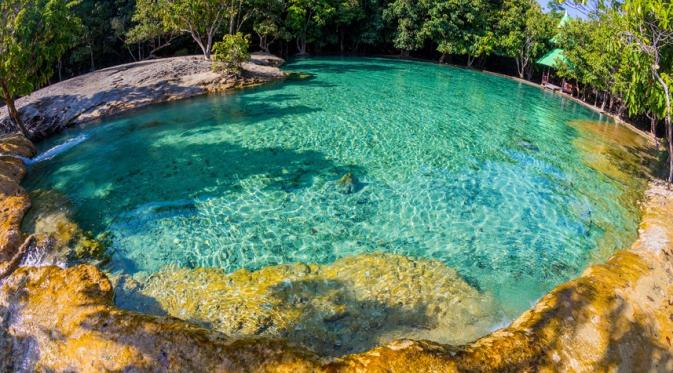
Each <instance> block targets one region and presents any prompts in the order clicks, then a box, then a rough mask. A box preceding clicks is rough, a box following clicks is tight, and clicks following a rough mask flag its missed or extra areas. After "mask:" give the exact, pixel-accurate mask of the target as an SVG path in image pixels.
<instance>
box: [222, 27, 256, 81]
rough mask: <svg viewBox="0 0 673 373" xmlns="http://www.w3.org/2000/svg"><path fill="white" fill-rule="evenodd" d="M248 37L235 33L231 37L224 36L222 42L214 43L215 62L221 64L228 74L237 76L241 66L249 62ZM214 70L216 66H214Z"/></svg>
mask: <svg viewBox="0 0 673 373" xmlns="http://www.w3.org/2000/svg"><path fill="white" fill-rule="evenodd" d="M249 39H250V38H249V36H248V35H243V34H242V33H240V32H237V33H235V34H233V35H224V38H222V41H220V42H217V43H215V45H214V46H213V51H214V52H215V58H214V59H215V61H216V62H219V63H221V64H222V65H223V66H224V69H225V70H226V71H228V72H231V73H234V74H239V73H240V71H241V64H242V63H243V62H245V61H248V60H250V52H249V45H250V40H249ZM214 66H215V67H216V68H217V66H218V64H216V65H214Z"/></svg>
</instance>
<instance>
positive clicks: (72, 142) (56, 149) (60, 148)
mask: <svg viewBox="0 0 673 373" xmlns="http://www.w3.org/2000/svg"><path fill="white" fill-rule="evenodd" d="M87 138H88V137H87V136H86V135H84V134H81V135H79V136H77V137H73V138H70V139H68V140H66V141H64V142H62V143H61V144H58V145H56V146H53V147H51V148H50V149H48V150H47V151H45V152H42V153H40V154H38V155H36V156H35V157H33V158H31V159H26V158H22V159H23V161H24V163H25V164H26V165H32V164H35V163H40V162H42V161H46V160H49V159H52V158H54V157H56V156H57V155H59V154H61V153H64V152H66V151H68V150H70V149H72V148H73V147H75V146H77V145H79V144H81V143H83V142H84V141H86V139H87Z"/></svg>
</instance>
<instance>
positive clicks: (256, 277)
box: [117, 254, 496, 355]
mask: <svg viewBox="0 0 673 373" xmlns="http://www.w3.org/2000/svg"><path fill="white" fill-rule="evenodd" d="M139 289H140V290H138V291H137V292H136V293H133V292H131V293H130V294H126V295H125V294H121V293H120V294H118V297H117V299H118V302H119V304H121V305H123V306H125V307H130V308H131V309H138V310H147V309H148V307H150V306H151V305H150V304H147V303H144V302H142V300H145V301H147V300H148V299H153V300H155V301H156V302H158V305H159V306H160V309H163V310H164V311H166V312H168V314H170V315H172V316H175V317H179V318H181V319H185V320H190V321H195V322H198V323H200V324H203V325H208V326H211V327H213V328H214V329H216V330H219V331H221V332H223V333H225V334H227V335H230V336H237V337H250V336H268V337H280V338H284V339H287V340H289V341H290V342H292V343H295V344H300V345H303V346H305V347H307V348H309V349H311V350H314V351H316V352H319V353H321V354H324V355H343V354H345V353H349V352H357V351H364V350H366V349H368V348H371V347H374V346H376V345H378V344H380V343H382V342H387V341H390V340H393V339H395V338H399V337H400V336H414V337H416V338H425V339H433V340H436V341H441V342H445V343H465V342H468V341H470V340H473V339H475V338H476V337H478V336H479V335H480V334H482V333H483V332H485V331H486V330H488V328H489V327H490V326H491V325H493V324H495V322H496V320H495V316H496V315H495V312H494V304H493V299H492V298H491V297H490V296H489V295H488V294H482V293H480V292H478V291H477V290H475V289H474V288H472V287H471V286H470V285H468V284H467V283H466V282H465V281H464V280H463V279H462V278H460V276H459V275H458V274H457V273H456V271H455V270H453V269H451V268H449V267H447V266H446V265H444V264H442V263H440V262H437V261H431V260H419V259H412V258H407V257H404V256H399V255H392V254H369V255H356V256H352V257H346V258H343V259H340V260H338V261H336V262H335V263H332V264H327V265H315V264H311V265H306V264H290V265H279V266H272V267H267V268H263V269H261V270H259V271H255V272H249V271H246V270H239V271H236V272H233V273H231V274H225V273H223V272H222V271H220V270H216V269H194V270H191V269H179V270H176V269H174V268H172V269H171V268H169V269H167V270H166V271H162V272H160V273H157V274H154V275H152V276H151V277H150V278H149V279H148V280H147V281H146V282H145V283H144V285H143V286H140V288H139ZM125 298H126V299H128V300H130V301H132V302H133V301H134V300H135V301H136V302H138V301H140V302H138V304H136V305H134V304H128V303H127V304H124V302H125Z"/></svg>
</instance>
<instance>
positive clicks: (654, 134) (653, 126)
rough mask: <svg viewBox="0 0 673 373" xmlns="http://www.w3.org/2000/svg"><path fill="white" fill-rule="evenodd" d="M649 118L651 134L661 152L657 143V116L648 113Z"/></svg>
mask: <svg viewBox="0 0 673 373" xmlns="http://www.w3.org/2000/svg"><path fill="white" fill-rule="evenodd" d="M647 117H648V118H650V133H651V134H652V139H653V140H654V143H655V144H656V147H657V150H659V141H657V114H655V113H647Z"/></svg>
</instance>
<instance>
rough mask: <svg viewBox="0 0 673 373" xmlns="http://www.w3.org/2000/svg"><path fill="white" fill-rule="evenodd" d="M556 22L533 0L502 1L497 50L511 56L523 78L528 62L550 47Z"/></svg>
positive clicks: (497, 27)
mask: <svg viewBox="0 0 673 373" xmlns="http://www.w3.org/2000/svg"><path fill="white" fill-rule="evenodd" d="M557 24H558V18H557V17H556V16H555V14H549V13H544V12H542V8H541V7H540V5H539V4H538V3H537V2H536V1H535V0H505V1H504V2H503V5H502V8H501V9H500V11H499V12H498V16H497V23H496V25H495V30H496V35H497V36H496V38H497V41H496V43H497V50H498V51H499V52H500V53H501V54H502V55H504V56H508V57H512V58H514V60H515V62H516V64H517V70H518V73H519V77H523V76H524V74H526V73H530V70H529V69H530V67H531V62H532V61H534V60H535V59H536V58H538V57H540V56H541V55H542V54H544V53H545V52H547V51H549V50H550V49H551V48H552V45H551V43H550V40H551V39H552V38H553V37H554V35H555V33H556V32H558V30H557V29H556V25H557Z"/></svg>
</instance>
